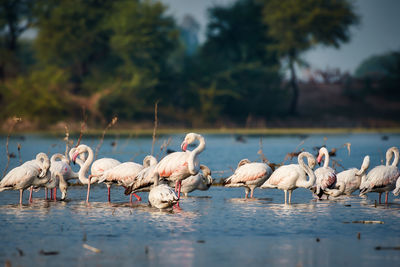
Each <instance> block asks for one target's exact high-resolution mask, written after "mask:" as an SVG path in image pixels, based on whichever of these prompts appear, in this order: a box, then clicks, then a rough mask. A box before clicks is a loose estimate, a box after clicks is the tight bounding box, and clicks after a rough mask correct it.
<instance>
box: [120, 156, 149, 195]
mask: <svg viewBox="0 0 400 267" xmlns="http://www.w3.org/2000/svg"><path fill="white" fill-rule="evenodd" d="M156 165H157V159H156V158H155V157H153V156H146V157H145V158H144V160H143V167H144V168H143V169H142V170H141V171H140V172H139V173H138V174H137V176H136V177H135V179H134V180H133V181H132V182H131V183H130V184H129V185H128V186H127V187H126V188H125V195H130V197H129V202H132V195H134V196H135V197H136V199H137V200H138V201H141V200H142V198H141V197H139V196H138V195H136V193H137V192H143V191H147V192H148V191H150V189H151V187H152V186H153V184H154V179H155V178H154V176H155V175H156V172H155V167H156Z"/></svg>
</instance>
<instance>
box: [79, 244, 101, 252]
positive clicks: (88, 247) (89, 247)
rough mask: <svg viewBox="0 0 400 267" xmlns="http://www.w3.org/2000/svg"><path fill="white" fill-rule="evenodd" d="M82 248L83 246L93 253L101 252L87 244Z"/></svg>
mask: <svg viewBox="0 0 400 267" xmlns="http://www.w3.org/2000/svg"><path fill="white" fill-rule="evenodd" d="M82 246H83V247H84V248H86V249H88V250H90V251H93V252H95V253H100V252H101V250H100V249H98V248H95V247H92V246H89V245H88V244H83V245H82Z"/></svg>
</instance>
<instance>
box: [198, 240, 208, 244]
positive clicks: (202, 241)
mask: <svg viewBox="0 0 400 267" xmlns="http://www.w3.org/2000/svg"><path fill="white" fill-rule="evenodd" d="M197 243H202V244H203V243H206V241H205V240H197Z"/></svg>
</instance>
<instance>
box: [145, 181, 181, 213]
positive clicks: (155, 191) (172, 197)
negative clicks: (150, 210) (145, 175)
mask: <svg viewBox="0 0 400 267" xmlns="http://www.w3.org/2000/svg"><path fill="white" fill-rule="evenodd" d="M153 178H154V181H153V186H152V188H151V190H150V192H149V203H150V205H151V206H153V207H156V208H158V209H160V210H161V209H167V208H171V207H172V206H173V205H175V204H176V203H177V202H178V201H179V197H178V196H177V195H176V193H175V192H174V190H173V189H172V188H171V187H169V186H168V185H166V184H160V185H159V184H158V181H159V176H158V175H155V176H153Z"/></svg>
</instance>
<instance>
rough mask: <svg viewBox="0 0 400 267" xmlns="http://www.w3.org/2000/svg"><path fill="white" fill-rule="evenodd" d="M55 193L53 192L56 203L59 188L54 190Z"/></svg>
mask: <svg viewBox="0 0 400 267" xmlns="http://www.w3.org/2000/svg"><path fill="white" fill-rule="evenodd" d="M53 190H54V191H53V195H54V196H53V199H54V201H56V200H57V187H54V189H53Z"/></svg>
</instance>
